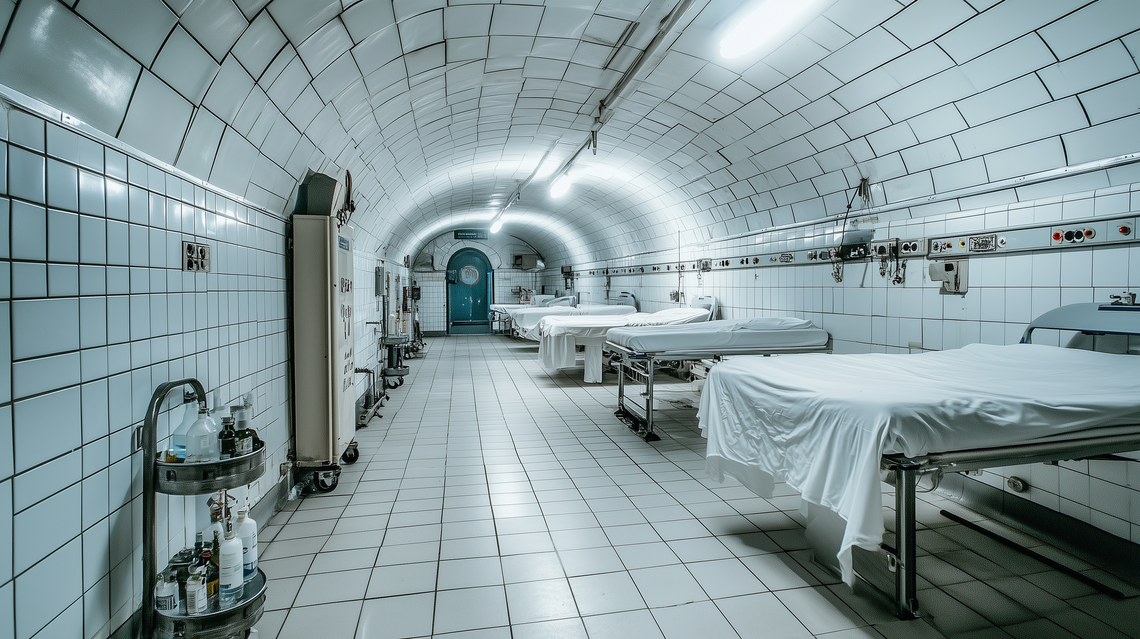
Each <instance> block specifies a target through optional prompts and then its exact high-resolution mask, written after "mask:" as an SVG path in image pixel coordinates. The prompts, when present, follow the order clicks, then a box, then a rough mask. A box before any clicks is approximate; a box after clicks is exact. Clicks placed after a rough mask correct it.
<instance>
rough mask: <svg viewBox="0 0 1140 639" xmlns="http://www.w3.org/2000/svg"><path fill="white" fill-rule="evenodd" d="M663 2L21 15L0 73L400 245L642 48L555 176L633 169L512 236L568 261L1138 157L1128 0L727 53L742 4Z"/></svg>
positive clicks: (208, 167)
mask: <svg viewBox="0 0 1140 639" xmlns="http://www.w3.org/2000/svg"><path fill="white" fill-rule="evenodd" d="M678 4H679V2H678V0H566V1H557V2H553V1H552V2H549V3H547V4H546V5H530V4H515V3H512V2H501V3H492V2H490V1H488V2H481V1H479V0H474V1H472V2H466V1H465V2H464V3H463V4H455V5H454V6H449V5H448V3H447V2H444V1H443V0H441V1H439V2H425V1H419V0H396V1H395V2H393V1H391V0H359V1H356V2H352V1H350V0H269V1H266V0H218V1H214V2H205V1H202V0H195V1H188V0H78V2H74V3H67V4H64V3H61V2H59V1H58V0H21V2H19V3H18V4H17V5H16V9H15V11H14V13H13V14H12V15H11V16H10V17H9V18H7V19H8V20H9V22H8V25H7V30H6V32H5V36H4V40H3V42H2V43H0V84H4V85H6V86H8V87H11V88H12V89H14V90H16V91H19V92H21V93H23V94H25V95H28V96H31V97H33V98H36V99H38V100H41V101H43V102H45V103H46V104H48V105H50V106H51V107H53V108H57V109H60V110H61V111H63V112H64V113H66V114H69V115H71V116H74V117H76V118H78V119H79V120H81V121H83V122H86V123H88V124H89V125H91V126H93V127H95V128H97V129H99V130H101V131H103V132H105V133H107V134H109V135H112V136H115V137H117V138H118V139H119V140H121V141H122V142H124V143H126V144H129V145H131V146H133V147H135V148H137V149H139V150H140V151H142V152H143V153H146V154H148V155H150V156H152V157H154V158H156V159H158V160H160V161H163V162H166V163H168V164H170V165H173V166H175V167H176V168H178V169H181V170H182V171H185V172H186V173H188V174H190V175H192V176H194V177H197V178H200V179H202V180H205V181H208V182H210V183H211V184H213V185H214V186H216V187H218V188H220V189H223V190H226V191H229V192H231V193H233V194H235V195H238V196H241V197H244V198H245V199H247V200H249V201H251V202H253V203H255V204H258V205H260V206H263V207H265V208H266V209H268V210H270V211H274V212H278V213H281V214H285V212H286V211H288V210H289V203H290V201H291V199H292V198H293V197H295V195H294V193H295V190H296V186H297V183H298V181H299V180H301V179H303V177H304V176H305V174H306V172H308V171H311V170H312V171H321V172H325V173H329V174H332V175H340V174H341V173H342V172H343V171H345V170H349V171H351V172H352V174H353V177H354V183H356V185H357V194H356V199H357V203H358V205H359V210H360V212H359V213H358V220H359V223H360V225H361V226H362V227H363V228H364V229H365V230H366V231H367V232H369V233H370V234H372V235H373V236H375V238H376V239H377V241H378V243H379V244H380V245H381V246H384V247H405V249H408V248H411V247H414V246H415V245H417V243H419V242H421V241H422V240H423V237H424V235H423V234H424V233H426V232H428V230H429V229H441V228H444V227H446V226H447V225H448V224H460V223H463V224H467V223H469V222H470V221H473V220H475V219H476V218H477V217H478V215H482V216H485V217H487V216H488V211H493V210H494V209H495V207H496V206H497V205H496V204H494V202H495V199H496V198H497V197H502V196H503V195H504V192H506V194H509V192H510V191H511V190H512V188H513V185H514V184H516V183H521V182H525V181H526V180H527V179H528V178H529V177H530V176H531V175H532V174H534V172H535V171H536V170H537V169H539V168H540V167H541V166H542V165H544V158H546V159H547V160H552V161H559V162H561V161H563V160H565V159H566V158H568V157H569V156H570V154H571V153H573V152H574V151H575V150H576V149H578V148H579V146H580V145H581V144H582V141H583V140H585V139H586V137H587V136H588V135H589V132H590V130H591V129H592V128H597V126H598V124H599V123H598V122H597V121H595V118H596V117H598V116H599V113H600V112H599V110H598V105H599V101H601V100H603V99H604V98H606V97H607V96H608V95H609V93H610V92H611V91H612V90H614V88H615V86H617V85H618V84H619V82H620V81H621V80H622V75H623V73H625V72H626V71H627V70H629V69H630V68H631V66H633V65H634V64H635V59H636V57H637V56H638V55H639V54H640V53H641V52H642V50H644V49H645V48H646V47H647V46H648V45H649V44H650V43H651V42H657V41H659V42H660V48H659V49H657V50H656V51H655V52H654V54H653V55H652V56H649V57H648V58H647V59H648V60H649V62H648V63H647V64H646V65H645V66H644V67H642V68H640V70H639V71H638V73H637V74H636V75H635V76H634V77H633V80H632V82H630V83H629V84H628V85H624V84H623V86H625V87H626V88H625V90H624V92H623V93H622V94H621V100H620V102H618V103H617V104H616V105H613V106H614V108H612V109H608V110H607V111H606V112H605V113H603V114H602V115H603V116H604V119H603V121H602V123H601V124H602V126H601V131H600V134H599V136H600V138H601V139H600V141H599V149H598V155H597V156H596V158H595V156H592V155H588V154H587V155H588V157H585V156H584V157H582V158H580V159H579V161H578V162H577V163H576V168H577V169H579V170H581V169H583V168H584V167H589V166H591V165H593V166H601V167H606V169H607V170H613V171H615V172H617V173H615V174H614V175H618V174H619V173H620V172H623V171H624V172H628V175H629V176H630V179H629V180H628V181H623V180H622V179H618V178H616V177H614V175H611V176H610V177H609V178H605V177H603V176H602V175H595V176H594V177H588V176H587V177H585V178H583V179H582V180H581V181H580V186H579V187H576V191H575V193H574V194H571V195H569V196H568V197H567V198H566V199H565V200H564V201H558V202H550V201H548V198H546V197H545V196H540V195H535V198H534V201H533V202H532V203H530V205H531V207H532V208H533V209H534V210H535V211H536V212H535V215H537V216H538V217H536V218H534V219H536V220H541V221H542V223H541V224H540V223H535V224H530V223H527V224H525V225H523V226H521V227H520V229H521V230H520V231H519V232H520V233H526V234H527V236H526V238H527V241H528V242H530V243H531V244H533V245H535V246H536V247H538V246H543V247H544V249H543V250H544V251H550V252H551V253H552V254H561V255H565V256H566V259H572V260H582V261H597V260H606V259H614V258H620V257H621V256H623V255H626V254H628V253H629V252H632V251H637V250H650V249H655V248H663V247H670V246H672V245H673V243H674V240H673V236H675V235H676V234H677V233H678V231H680V232H682V233H683V234H685V235H687V236H690V237H691V238H692V239H693V240H695V241H700V240H703V239H711V238H715V237H721V236H724V235H731V234H735V233H740V232H752V231H759V230H762V229H764V228H768V227H771V226H778V225H782V224H787V223H791V222H801V221H810V220H814V219H819V218H821V217H824V216H825V215H827V213H828V211H832V212H835V211H840V210H842V206H843V204H842V200H844V195H843V194H844V191H846V190H847V189H849V188H850V187H851V186H852V185H853V184H856V183H858V181H859V178H861V177H867V178H869V179H870V180H871V181H872V182H874V183H875V187H876V189H875V194H876V201H875V204H877V205H882V204H889V203H892V202H901V201H909V200H914V199H916V198H924V197H931V196H938V195H939V194H943V193H948V192H952V191H955V190H957V189H962V188H971V187H985V186H986V185H989V184H991V183H995V182H1001V181H1004V180H1008V179H1010V178H1017V177H1020V176H1025V175H1030V174H1034V173H1038V172H1041V171H1048V170H1051V169H1056V168H1061V167H1066V166H1072V165H1076V164H1081V163H1084V162H1090V161H1095V160H1100V159H1104V158H1112V157H1117V156H1122V155H1126V154H1129V153H1134V152H1136V151H1137V150H1138V149H1140V115H1138V114H1137V113H1136V104H1135V99H1134V98H1135V96H1136V95H1138V94H1140V70H1138V62H1137V60H1138V59H1140V35H1138V34H1137V30H1138V29H1140V12H1137V11H1135V7H1134V3H1133V2H1130V1H1129V0H1054V1H1051V2H1032V1H1029V0H956V1H953V2H929V1H926V2H903V1H900V0H823V1H821V2H820V3H819V4H818V5H814V7H815V8H814V13H812V14H811V15H810V16H808V17H807V18H805V19H804V20H803V24H802V26H801V27H800V28H799V29H798V30H796V31H795V32H794V33H787V34H784V35H783V36H782V37H781V38H780V39H779V42H778V43H773V44H771V45H769V46H768V48H767V50H766V51H763V52H760V53H755V54H753V55H751V56H743V57H740V58H735V59H732V60H726V59H723V58H721V57H719V55H718V53H717V52H716V46H715V43H716V38H717V37H718V36H717V34H718V33H720V32H721V31H722V30H723V28H724V26H725V25H726V24H728V23H729V21H730V20H731V19H732V17H733V16H734V15H735V14H736V13H737V11H739V10H740V9H742V7H744V6H745V3H744V2H743V0H694V1H693V2H691V3H689V4H685V5H683V6H686V7H689V10H688V11H686V12H684V13H683V14H681V18H680V19H679V20H678V21H677V22H676V24H675V28H674V30H673V31H672V32H670V33H668V34H667V35H666V36H664V37H663V38H658V39H657V40H655V36H657V29H658V27H659V25H661V24H663V18H665V17H666V16H667V15H668V14H669V13H670V11H672V10H673V9H674V8H675V7H677V6H678ZM2 19H3V18H0V20H2ZM669 24H672V23H671V22H670V23H669ZM579 164H580V165H581V166H578V165H579ZM619 177H624V175H623V176H619ZM535 189H539V190H543V189H544V185H543V184H542V183H541V180H536V182H535V184H533V185H532V186H531V187H530V188H529V190H528V192H527V194H525V195H524V203H527V199H528V198H529V197H531V196H530V193H531V192H533V191H534V190H535ZM477 211H478V213H476V212H477ZM457 212H458V213H457ZM508 213H510V212H508ZM912 214H916V215H921V214H922V211H921V210H920V209H919V210H914V211H912ZM555 222H557V226H553V227H552V226H550V225H552V224H554V223H555ZM550 228H557V229H559V231H558V235H560V236H564V237H565V238H570V239H569V240H567V241H566V242H565V244H564V243H563V237H557V238H556V237H554V234H553V233H552V232H551V231H550V230H549V229H550ZM531 234H533V235H531ZM532 240H533V241H532Z"/></svg>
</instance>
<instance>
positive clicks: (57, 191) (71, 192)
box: [47, 159, 79, 211]
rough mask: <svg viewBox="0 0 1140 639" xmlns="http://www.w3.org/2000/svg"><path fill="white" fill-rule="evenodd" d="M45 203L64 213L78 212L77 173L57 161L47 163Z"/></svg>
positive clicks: (52, 160) (72, 167)
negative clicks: (64, 211)
mask: <svg viewBox="0 0 1140 639" xmlns="http://www.w3.org/2000/svg"><path fill="white" fill-rule="evenodd" d="M47 203H48V205H49V206H51V207H53V208H58V209H63V210H66V211H78V210H79V171H78V169H76V168H75V167H74V166H71V165H69V164H64V163H63V162H60V161H58V160H54V159H49V160H48V161H47Z"/></svg>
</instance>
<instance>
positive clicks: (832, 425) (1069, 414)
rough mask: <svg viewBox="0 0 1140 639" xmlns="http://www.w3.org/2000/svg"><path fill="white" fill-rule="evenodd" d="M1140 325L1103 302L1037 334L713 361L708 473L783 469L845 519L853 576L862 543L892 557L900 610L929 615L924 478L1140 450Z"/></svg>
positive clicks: (1059, 312) (707, 407)
mask: <svg viewBox="0 0 1140 639" xmlns="http://www.w3.org/2000/svg"><path fill="white" fill-rule="evenodd" d="M1041 329H1051V330H1057V331H1073V332H1075V333H1076V335H1075V336H1074V337H1073V339H1072V340H1070V341H1069V346H1070V347H1069V348H1061V347H1057V346H1046V345H1042V344H1033V343H1031V339H1032V336H1033V333H1034V331H1037V330H1041ZM1137 335H1140V306H1138V305H1134V304H1133V305H1126V304H1117V303H1114V304H1095V303H1093V304H1076V305H1070V306H1064V307H1061V308H1059V309H1055V310H1053V311H1050V312H1048V313H1045V314H1043V315H1041V316H1040V317H1038V318H1037V319H1035V320H1034V321H1033V322H1031V323H1030V325H1029V326H1028V328H1027V329H1026V331H1025V334H1024V336H1023V338H1022V344H1015V345H1008V346H992V345H985V344H972V345H969V346H966V347H963V348H960V349H953V350H947V351H940V352H928V353H921V354H914V355H902V354H900V355H890V354H862V355H802V356H798V357H794V358H777V359H763V358H736V359H733V360H731V361H728V362H725V363H723V364H721V365H718V366H716V367H715V368H714V369H713V370H712V372H711V373H710V374H709V378H708V381H707V382H706V384H705V388H704V392H703V393H702V396H701V403H700V409H699V412H698V418H699V420H700V425H701V428H702V431H703V432H704V434H705V435H706V437H707V438H708V449H707V454H706V469H707V470H708V472H709V474H710V476H711V477H713V478H714V479H723V475H724V473H728V474H730V475H732V476H733V477H735V478H737V479H739V480H740V481H741V482H742V483H743V484H744V485H745V486H747V487H749V488H750V489H752V490H753V491H754V492H756V493H758V494H760V495H765V494H770V491H771V489H772V486H773V482H774V480H775V478H782V479H783V480H785V481H786V482H787V483H788V485H789V486H791V487H793V488H795V489H797V490H799V491H800V492H801V497H802V501H803V502H804V503H806V504H808V505H809V506H810V507H811V508H822V509H823V511H824V512H825V514H826V515H828V516H831V517H833V518H834V516H835V515H838V517H839V518H841V519H837V520H836V521H838V522H839V526H840V531H839V532H838V533H837V535H836V538H835V539H836V540H837V542H838V543H837V544H835V545H836V546H838V549H837V552H836V553H835V554H834V556H835V557H836V559H837V560H838V562H837V565H838V568H839V570H840V572H841V574H842V576H843V579H844V581H846V582H847V583H848V584H853V581H854V575H855V569H854V567H853V562H852V550H853V548H856V547H857V548H861V549H864V550H868V551H870V552H872V553H876V554H878V555H881V556H882V559H883V560H884V562H885V564H886V568H887V569H888V570H890V571H892V572H894V588H895V595H894V606H895V612H896V614H897V615H898V616H899V617H900V618H904V619H907V618H914V617H916V616H917V615H918V599H917V594H916V574H915V555H916V552H915V550H916V549H915V487H916V483H917V480H918V478H919V477H920V476H926V475H929V476H931V478H932V480H935V481H936V480H938V479H939V478H940V477H941V474H942V473H944V472H947V471H949V472H958V471H971V470H978V469H982V468H992V467H998V466H1009V465H1015V464H1024V463H1033V462H1042V461H1057V460H1064V459H1083V458H1087V457H1092V456H1097V455H1106V454H1110V453H1117V452H1125V451H1133V450H1140V357H1136V356H1135V355H1136V354H1140V338H1137V337H1135V336H1137ZM1090 344H1091V345H1093V346H1096V347H1097V348H1098V349H1102V350H1103V348H1104V346H1106V345H1114V347H1115V350H1116V351H1117V352H1115V353H1109V352H1099V351H1094V350H1083V348H1087V347H1088V346H1089V345H1090ZM1074 346H1076V347H1074ZM881 473H886V474H887V476H888V477H889V478H890V479H893V483H894V484H895V525H896V542H895V547H893V548H890V547H887V546H885V545H883V544H882V541H883V532H884V527H883V517H882V511H881V509H882V502H881V485H880V479H881ZM808 533H809V537H811V534H812V530H811V525H810V524H809V530H808ZM817 555H818V553H817ZM872 568H875V566H872ZM879 568H881V566H879ZM881 572H883V573H884V574H885V573H886V571H881Z"/></svg>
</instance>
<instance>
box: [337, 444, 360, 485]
mask: <svg viewBox="0 0 1140 639" xmlns="http://www.w3.org/2000/svg"><path fill="white" fill-rule="evenodd" d="M358 459H360V449H358V448H357V447H356V445H355V444H354V445H352V446H349V447H348V448H347V449H346V450H345V451H344V453H343V454H341V456H340V460H341V461H342V462H344V463H346V464H355V463H356V460H358ZM333 485H334V486H335V485H336V484H335V483H334V484H333ZM330 490H331V489H330Z"/></svg>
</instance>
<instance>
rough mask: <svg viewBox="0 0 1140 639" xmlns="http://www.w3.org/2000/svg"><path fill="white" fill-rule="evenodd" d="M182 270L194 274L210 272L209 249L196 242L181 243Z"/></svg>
mask: <svg viewBox="0 0 1140 639" xmlns="http://www.w3.org/2000/svg"><path fill="white" fill-rule="evenodd" d="M182 270H183V271H192V272H195V273H209V272H210V247H209V246H208V245H206V244H199V243H198V242H183V243H182Z"/></svg>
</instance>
